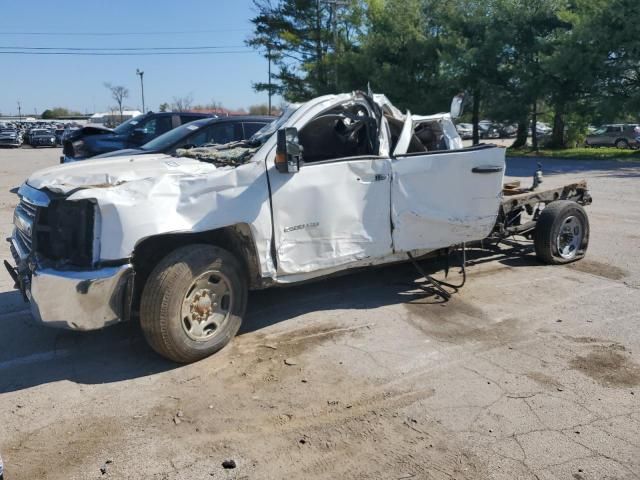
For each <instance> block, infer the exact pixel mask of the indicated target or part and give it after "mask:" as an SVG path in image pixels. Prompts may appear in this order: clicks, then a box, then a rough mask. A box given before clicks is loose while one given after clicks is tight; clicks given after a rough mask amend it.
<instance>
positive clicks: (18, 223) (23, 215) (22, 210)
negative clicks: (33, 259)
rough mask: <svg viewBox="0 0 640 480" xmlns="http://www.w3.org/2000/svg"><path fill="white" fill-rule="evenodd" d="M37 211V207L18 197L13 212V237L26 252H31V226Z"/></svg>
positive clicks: (33, 223)
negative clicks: (17, 202)
mask: <svg viewBox="0 0 640 480" xmlns="http://www.w3.org/2000/svg"><path fill="white" fill-rule="evenodd" d="M37 213H38V207H37V206H36V205H34V204H32V203H30V202H28V201H27V200H26V199H25V198H24V197H21V198H20V203H19V204H18V206H17V207H16V211H15V213H14V222H13V223H14V225H15V227H16V228H15V233H14V239H15V240H16V241H17V242H18V243H19V246H20V248H21V250H23V251H24V252H25V253H26V254H29V253H31V250H32V248H33V227H34V225H35V222H36V215H37Z"/></svg>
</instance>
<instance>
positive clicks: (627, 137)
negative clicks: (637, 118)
mask: <svg viewBox="0 0 640 480" xmlns="http://www.w3.org/2000/svg"><path fill="white" fill-rule="evenodd" d="M636 127H638V125H630V124H614V125H603V126H602V127H600V128H598V129H597V130H596V131H595V132H593V133H591V134H589V135H587V138H586V139H585V141H584V144H585V146H587V147H617V148H639V147H640V140H638V137H639V134H638V132H637V131H636Z"/></svg>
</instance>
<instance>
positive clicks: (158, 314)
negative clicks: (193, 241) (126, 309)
mask: <svg viewBox="0 0 640 480" xmlns="http://www.w3.org/2000/svg"><path fill="white" fill-rule="evenodd" d="M247 296H248V282H247V277H246V273H245V270H244V268H243V267H242V265H241V263H240V262H239V261H238V260H237V259H236V258H235V257H234V256H233V255H232V254H231V253H229V252H228V251H226V250H223V249H222V248H218V247H213V246H210V245H198V244H197V245H186V246H184V247H180V248H178V249H176V250H174V251H173V252H171V253H170V254H169V255H167V256H166V257H165V258H164V259H163V260H161V261H160V263H159V264H158V265H157V266H156V267H155V268H154V270H153V271H152V272H151V274H150V276H149V279H148V280H147V283H146V285H145V287H144V290H143V292H142V298H141V302H140V324H141V327H142V331H143V333H144V336H145V338H146V339H147V342H148V343H149V345H150V346H151V347H152V348H153V349H154V350H155V351H156V352H158V353H159V354H160V355H162V356H163V357H166V358H168V359H169V360H173V361H174V362H178V363H190V362H195V361H197V360H200V359H202V358H205V357H208V356H209V355H212V354H213V353H215V352H217V351H218V350H220V349H221V348H223V347H224V346H225V345H226V344H227V343H229V341H231V339H232V338H233V337H234V336H235V335H236V333H237V332H238V329H239V328H240V325H241V323H242V318H243V316H244V313H245V310H246V307H247Z"/></svg>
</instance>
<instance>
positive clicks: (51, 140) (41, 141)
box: [29, 129, 56, 148]
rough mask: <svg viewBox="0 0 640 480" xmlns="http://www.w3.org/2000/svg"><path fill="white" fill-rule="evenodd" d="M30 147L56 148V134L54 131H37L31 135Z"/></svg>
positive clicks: (33, 131) (32, 131)
mask: <svg viewBox="0 0 640 480" xmlns="http://www.w3.org/2000/svg"><path fill="white" fill-rule="evenodd" d="M29 145H31V146H32V147H33V148H38V147H55V146H56V134H55V132H54V131H53V130H45V129H35V130H31V133H30V134H29Z"/></svg>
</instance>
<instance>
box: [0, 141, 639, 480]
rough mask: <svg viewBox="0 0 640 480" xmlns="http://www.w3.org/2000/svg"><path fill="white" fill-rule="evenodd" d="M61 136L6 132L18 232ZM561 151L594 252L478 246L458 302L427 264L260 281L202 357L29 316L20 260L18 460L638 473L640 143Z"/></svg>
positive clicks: (0, 314)
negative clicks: (41, 138) (424, 271)
mask: <svg viewBox="0 0 640 480" xmlns="http://www.w3.org/2000/svg"><path fill="white" fill-rule="evenodd" d="M59 152H60V149H46V150H45V149H38V150H34V149H30V148H23V149H20V150H0V233H1V234H2V238H3V239H4V238H5V237H7V236H8V235H9V234H10V232H11V224H12V212H13V207H14V205H15V203H16V197H15V195H13V194H11V193H10V192H9V190H10V189H12V188H14V187H16V186H18V185H19V184H20V183H21V182H22V181H23V179H24V178H25V177H26V176H28V174H29V173H31V172H32V171H34V170H37V169H39V168H43V167H46V166H51V165H55V164H56V163H57V162H58V156H59V154H60V153H59ZM543 163H544V169H545V173H546V179H545V182H546V183H545V185H555V184H560V183H563V182H569V181H572V180H576V179H581V178H586V179H587V181H588V182H589V186H590V189H591V193H592V196H593V199H594V203H593V205H592V206H590V207H588V209H587V211H588V213H589V217H590V221H591V229H592V232H591V245H590V250H589V253H588V255H587V258H586V259H585V260H583V261H582V262H579V263H576V264H573V265H570V266H564V267H550V266H542V265H540V264H539V263H538V262H537V261H536V259H535V257H534V256H533V255H532V254H531V253H527V251H525V253H522V252H520V253H517V254H516V253H514V252H513V251H512V250H511V248H507V247H505V249H503V250H502V251H501V252H488V251H487V252H480V251H474V252H471V253H470V259H471V266H470V267H469V270H468V272H469V278H468V282H467V285H466V286H465V287H464V288H463V289H461V290H460V291H459V292H458V293H457V294H455V295H454V297H453V299H452V300H451V301H450V302H449V303H446V304H445V303H440V302H438V300H437V299H435V298H433V297H427V296H425V295H424V294H423V292H422V291H421V290H420V289H419V288H418V287H417V284H416V281H417V280H419V277H420V276H419V274H417V273H416V272H415V271H414V270H413V269H412V267H411V266H409V265H397V266H392V267H386V268H381V269H376V270H371V271H366V272H360V273H355V274H352V275H348V276H344V277H339V278H335V279H330V280H325V281H321V282H317V283H312V284H308V285H305V286H300V287H293V288H287V289H272V290H268V291H263V292H256V293H253V294H252V295H251V298H250V308H249V313H248V316H247V319H246V321H245V325H244V326H243V328H242V331H241V334H240V335H239V336H238V338H236V339H235V340H234V341H233V342H232V344H231V345H230V346H229V347H227V348H225V349H224V350H223V351H221V352H220V353H219V354H217V355H215V356H213V357H211V358H208V359H206V360H203V361H201V362H198V363H196V364H192V365H188V366H176V365H174V364H171V363H169V362H166V361H164V360H162V359H160V358H159V357H158V356H156V355H155V354H154V353H153V352H152V351H151V350H150V349H149V348H148V347H147V346H146V344H145V342H144V340H143V339H142V337H141V334H140V332H139V330H138V329H137V327H136V326H135V325H118V326H115V327H112V328H110V329H107V330H104V331H101V332H91V333H74V332H66V331H57V330H50V329H45V328H43V327H40V326H37V325H33V324H32V323H30V321H29V318H30V315H29V312H28V310H27V307H26V305H25V304H24V303H23V301H22V299H21V297H20V295H19V294H18V293H17V292H15V291H14V290H13V289H12V282H11V280H10V278H9V276H8V275H7V274H6V273H5V272H4V271H3V272H2V273H0V455H2V458H3V460H4V463H5V468H6V470H7V474H6V479H7V480H20V479H24V480H32V479H44V478H47V479H49V478H50V479H65V480H66V479H76V478H77V479H98V478H129V479H138V478H141V479H147V478H149V479H158V480H160V479H185V480H186V479H204V478H219V479H232V478H233V479H241V478H247V479H280V478H290V479H302V478H304V479H324V478H333V479H347V478H349V479H352V478H354V479H452V478H455V479H469V480H471V479H473V480H478V479H505V480H507V479H509V480H513V479H538V480H543V479H571V480H587V479H590V480H591V479H593V480H595V479H598V480H601V479H634V478H640V163H621V162H615V161H580V162H579V161H570V160H565V161H553V160H545V161H544V162H543ZM534 170H535V162H534V161H533V160H531V159H527V160H521V159H512V160H510V161H509V166H508V172H507V173H508V175H509V176H510V177H515V178H522V179H523V182H526V183H527V184H528V183H529V181H530V180H529V177H530V176H531V175H532V174H533V171H534ZM0 256H1V257H2V259H6V258H9V250H8V246H7V245H6V244H5V242H2V244H1V245H0ZM426 267H427V268H431V269H432V270H435V268H436V267H435V266H434V265H429V264H427V265H426ZM285 360H286V362H285ZM225 460H233V461H234V462H235V464H236V468H234V469H224V468H223V467H222V462H223V461H225Z"/></svg>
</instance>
